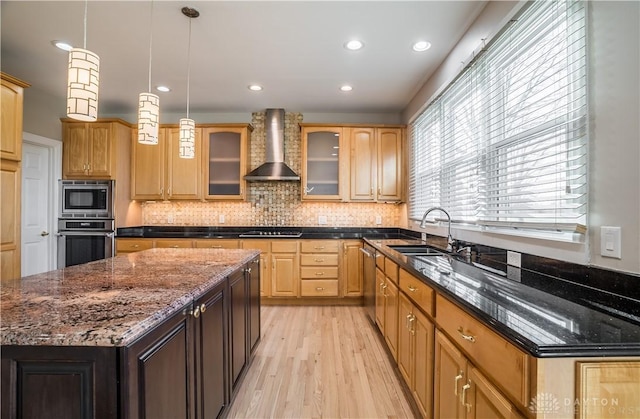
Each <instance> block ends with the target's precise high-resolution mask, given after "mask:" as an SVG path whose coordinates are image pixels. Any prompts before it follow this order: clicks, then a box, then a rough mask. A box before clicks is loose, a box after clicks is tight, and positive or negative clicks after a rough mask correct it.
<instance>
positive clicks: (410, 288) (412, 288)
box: [409, 285, 418, 292]
mask: <svg viewBox="0 0 640 419" xmlns="http://www.w3.org/2000/svg"><path fill="white" fill-rule="evenodd" d="M409 291H411V292H416V291H418V288H416V287H414V286H412V285H409Z"/></svg>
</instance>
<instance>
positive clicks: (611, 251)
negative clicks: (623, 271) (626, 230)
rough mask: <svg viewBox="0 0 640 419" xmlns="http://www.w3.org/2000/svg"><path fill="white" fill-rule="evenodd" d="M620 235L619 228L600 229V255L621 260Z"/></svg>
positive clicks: (606, 227)
mask: <svg viewBox="0 0 640 419" xmlns="http://www.w3.org/2000/svg"><path fill="white" fill-rule="evenodd" d="M621 235H622V230H621V228H620V227H611V226H602V227H600V254H601V255H602V256H604V257H607V258H616V259H622V244H621Z"/></svg>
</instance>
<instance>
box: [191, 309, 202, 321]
mask: <svg viewBox="0 0 640 419" xmlns="http://www.w3.org/2000/svg"><path fill="white" fill-rule="evenodd" d="M191 314H192V315H193V317H195V318H196V319H197V318H198V317H200V307H196V309H195V310H193V313H191Z"/></svg>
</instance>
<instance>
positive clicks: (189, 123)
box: [179, 7, 200, 159]
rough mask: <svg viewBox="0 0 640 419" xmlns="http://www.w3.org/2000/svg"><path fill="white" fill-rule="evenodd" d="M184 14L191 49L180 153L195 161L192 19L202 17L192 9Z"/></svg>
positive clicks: (184, 8)
mask: <svg viewBox="0 0 640 419" xmlns="http://www.w3.org/2000/svg"><path fill="white" fill-rule="evenodd" d="M182 14H184V15H185V16H186V17H188V18H189V47H188V49H187V117H186V118H182V119H180V143H179V146H180V151H179V155H180V157H181V158H183V159H193V158H195V156H196V123H195V121H194V120H193V119H189V88H190V85H189V82H190V80H189V79H190V76H191V19H195V18H197V17H198V16H200V12H198V11H197V10H196V9H193V8H191V7H183V8H182Z"/></svg>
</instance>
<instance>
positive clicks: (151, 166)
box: [131, 129, 167, 200]
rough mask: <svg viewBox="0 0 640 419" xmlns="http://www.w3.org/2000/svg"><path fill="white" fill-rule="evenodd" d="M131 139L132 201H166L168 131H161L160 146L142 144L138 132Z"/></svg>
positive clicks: (159, 135) (135, 131) (134, 132)
mask: <svg viewBox="0 0 640 419" xmlns="http://www.w3.org/2000/svg"><path fill="white" fill-rule="evenodd" d="M132 131H133V133H132V136H131V137H132V138H131V141H132V143H131V199H141V200H158V199H164V166H165V143H166V134H167V133H166V129H160V132H159V134H158V144H155V145H151V144H140V143H139V142H138V132H137V130H132Z"/></svg>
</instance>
